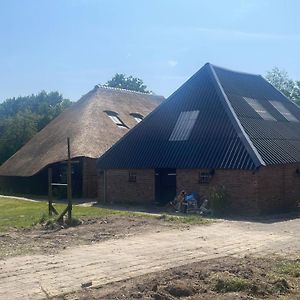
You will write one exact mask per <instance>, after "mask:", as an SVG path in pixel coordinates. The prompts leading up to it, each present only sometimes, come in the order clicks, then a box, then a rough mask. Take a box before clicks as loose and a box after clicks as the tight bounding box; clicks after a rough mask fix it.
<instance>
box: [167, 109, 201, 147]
mask: <svg viewBox="0 0 300 300" xmlns="http://www.w3.org/2000/svg"><path fill="white" fill-rule="evenodd" d="M198 115H199V111H198V110H192V111H183V112H181V113H180V115H179V117H178V119H177V122H176V124H175V126H174V129H173V131H172V133H171V135H170V138H169V141H186V140H188V138H189V136H190V134H191V132H192V129H193V128H194V125H195V122H196V120H197V117H198Z"/></svg>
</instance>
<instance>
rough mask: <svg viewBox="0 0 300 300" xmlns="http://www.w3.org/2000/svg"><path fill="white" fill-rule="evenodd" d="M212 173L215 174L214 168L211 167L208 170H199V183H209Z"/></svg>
mask: <svg viewBox="0 0 300 300" xmlns="http://www.w3.org/2000/svg"><path fill="white" fill-rule="evenodd" d="M214 174H215V170H213V169H212V170H208V171H202V172H199V179H198V182H199V183H200V184H208V183H210V181H211V179H212V177H213V175H214Z"/></svg>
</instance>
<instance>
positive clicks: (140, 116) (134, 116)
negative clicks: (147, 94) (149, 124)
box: [130, 113, 144, 123]
mask: <svg viewBox="0 0 300 300" xmlns="http://www.w3.org/2000/svg"><path fill="white" fill-rule="evenodd" d="M130 115H131V116H132V117H133V118H134V119H135V121H136V122H137V123H140V122H141V121H143V119H144V117H143V116H142V115H141V114H138V113H131V114H130Z"/></svg>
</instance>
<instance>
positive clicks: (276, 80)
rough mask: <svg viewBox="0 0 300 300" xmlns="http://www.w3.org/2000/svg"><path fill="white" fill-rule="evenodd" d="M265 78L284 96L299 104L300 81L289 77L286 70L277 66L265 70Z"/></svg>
mask: <svg viewBox="0 0 300 300" xmlns="http://www.w3.org/2000/svg"><path fill="white" fill-rule="evenodd" d="M266 79H267V80H268V81H269V82H270V83H272V84H273V85H274V86H275V87H276V88H277V89H278V90H280V91H281V92H282V93H283V94H284V95H285V96H287V97H288V98H290V99H291V100H293V101H295V102H296V103H297V104H299V105H300V81H295V80H293V79H291V78H290V77H289V75H288V73H287V72H286V71H284V70H280V69H279V68H277V67H274V68H273V69H272V70H271V71H269V72H267V75H266Z"/></svg>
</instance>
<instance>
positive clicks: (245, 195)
mask: <svg viewBox="0 0 300 300" xmlns="http://www.w3.org/2000/svg"><path fill="white" fill-rule="evenodd" d="M297 169H300V163H299V164H286V165H278V166H267V167H261V168H260V169H258V170H256V171H245V170H215V171H214V174H213V176H212V177H211V181H210V183H209V184H200V183H199V173H200V172H209V171H210V170H205V169H203V170H202V169H177V171H176V173H177V176H176V181H177V193H179V192H180V191H181V190H185V191H186V192H187V193H190V192H198V193H199V194H200V195H205V196H206V197H208V198H209V195H210V192H211V191H212V190H213V189H218V188H219V187H220V186H224V187H225V190H226V192H227V195H228V205H230V206H231V208H232V210H233V211H234V212H235V213H238V214H258V213H273V212H284V211H286V210H289V209H291V208H293V207H295V205H296V203H297V202H298V201H299V200H300V175H297V174H296V170H297ZM131 171H132V172H135V173H136V176H137V182H129V181H128V172H129V171H128V170H108V171H106V201H107V202H109V203H113V202H126V203H143V204H145V203H148V204H150V203H154V201H155V174H154V170H131ZM98 199H99V201H100V202H102V201H104V176H103V173H99V174H98Z"/></svg>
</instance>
